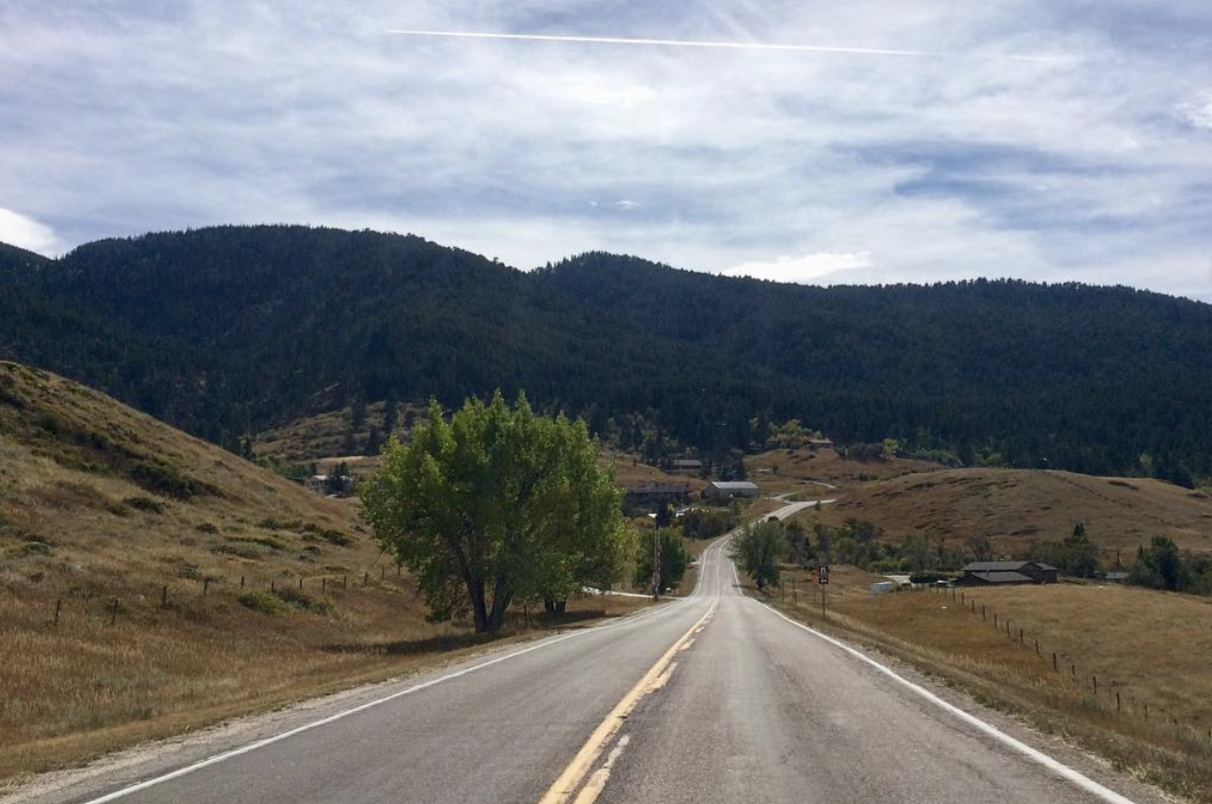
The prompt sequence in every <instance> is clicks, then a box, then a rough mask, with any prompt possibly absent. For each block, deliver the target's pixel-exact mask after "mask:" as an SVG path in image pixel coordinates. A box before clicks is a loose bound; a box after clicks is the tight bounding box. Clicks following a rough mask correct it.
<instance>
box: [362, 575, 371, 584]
mask: <svg viewBox="0 0 1212 804" xmlns="http://www.w3.org/2000/svg"><path fill="white" fill-rule="evenodd" d="M368 583H370V573H369V572H363V573H362V585H363V586H365V585H366V584H368Z"/></svg>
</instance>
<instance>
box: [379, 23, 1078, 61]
mask: <svg viewBox="0 0 1212 804" xmlns="http://www.w3.org/2000/svg"><path fill="white" fill-rule="evenodd" d="M386 33H389V34H396V35H401V36H441V37H449V38H455V39H511V40H521V41H526V42H589V43H592V44H600V45H640V46H647V47H698V48H716V49H726V50H781V51H791V52H795V53H833V54H842V55H858V56H901V57H909V58H919V59H952V58H988V59H1004V60H1009V61H1031V62H1057V61H1074V59H1070V58H1068V57H1064V56H1036V55H1016V54H997V55H989V56H981V55H977V54H969V55H963V54H956V53H940V52H936V51H931V50H889V49H883V48H867V47H827V46H824V45H784V44H778V43H771V42H710V41H696V40H688V39H630V38H623V37H616V36H570V35H561V34H511V33H486V32H482V31H412V30H403V29H388V30H387V31H386Z"/></svg>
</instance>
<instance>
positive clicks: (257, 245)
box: [0, 226, 1212, 481]
mask: <svg viewBox="0 0 1212 804" xmlns="http://www.w3.org/2000/svg"><path fill="white" fill-rule="evenodd" d="M0 322H2V323H0V355H3V356H6V357H12V358H15V359H18V360H22V361H25V362H30V363H35V364H38V365H42V366H45V367H46V368H49V369H52V370H54V371H57V372H61V373H64V374H67V375H69V376H72V377H74V378H77V379H80V380H83V381H85V382H88V383H90V384H92V385H95V386H97V387H99V388H101V389H103V390H105V391H107V392H109V393H112V394H114V395H116V396H118V397H119V398H121V399H123V400H124V401H127V402H130V403H132V404H135V405H136V406H138V407H141V408H143V409H144V410H147V411H148V412H151V413H153V414H154V415H157V416H159V417H162V418H165V419H166V420H168V421H170V422H171V423H174V424H177V425H179V426H182V427H184V428H185V429H188V430H190V431H192V432H195V433H197V434H201V435H203V436H205V437H207V438H210V439H212V440H218V441H225V442H228V443H230V442H231V441H232V439H233V438H237V437H239V436H240V435H242V434H244V433H246V432H250V431H255V430H258V429H260V428H263V427H265V426H267V425H268V424H271V423H274V422H281V421H284V420H289V419H291V418H293V417H297V416H299V415H302V414H305V413H312V412H317V411H320V410H324V409H330V408H333V407H336V406H339V405H342V404H344V403H345V402H346V401H347V400H348V399H350V398H355V397H356V398H368V399H372V400H373V399H383V398H386V397H389V396H390V397H394V398H398V399H401V400H416V401H420V400H424V399H425V398H427V397H428V396H430V395H435V396H437V397H438V398H439V399H440V400H442V401H443V402H444V403H448V404H454V403H457V402H459V401H460V400H461V399H462V397H463V396H465V395H467V394H472V393H477V394H486V393H488V392H491V391H492V390H493V389H494V388H496V387H498V386H499V387H501V388H503V389H504V390H505V391H506V392H507V393H513V392H515V391H516V390H518V389H525V390H526V392H527V393H528V395H529V396H530V397H531V400H532V401H533V402H534V403H535V404H537V405H539V406H548V405H550V406H560V407H564V408H566V409H568V410H569V411H570V412H582V413H585V414H586V415H587V416H588V417H589V419H590V421H591V425H592V426H594V427H595V428H596V429H599V430H609V431H611V432H621V437H622V438H623V439H624V440H625V441H628V442H631V443H630V444H628V445H629V446H638V445H637V444H635V443H634V442H635V441H636V440H637V439H640V438H643V437H651V433H649V434H648V435H647V436H644V435H643V434H641V433H639V432H636V431H635V430H636V428H635V426H634V422H633V420H632V419H631V418H630V417H628V416H627V414H641V415H642V416H643V418H644V421H645V422H646V423H647V424H649V425H652V424H655V425H657V426H658V427H659V428H660V429H661V430H662V431H663V432H664V433H665V434H667V435H669V436H671V437H673V438H676V439H677V440H679V441H680V442H681V443H683V444H687V445H694V446H698V447H700V448H701V449H703V450H705V451H713V450H723V449H728V448H744V447H747V446H749V445H750V443H751V442H752V440H753V438H754V433H755V432H760V431H761V430H763V428H764V423H765V422H766V421H783V420H786V419H789V418H792V417H797V418H799V419H801V420H802V421H804V422H805V423H806V424H808V425H810V426H812V427H814V428H820V429H822V430H824V431H825V432H827V433H828V434H830V435H831V436H832V437H834V438H836V439H839V440H842V441H850V442H853V441H874V440H879V439H881V438H884V437H887V436H891V437H895V438H898V439H900V440H901V441H902V443H903V444H904V445H905V446H907V447H908V448H910V449H952V450H955V451H956V452H957V453H958V454H959V456H960V457H961V459H962V460H964V461H965V462H969V463H971V462H976V461H979V460H986V461H992V460H996V459H997V456H999V455H1000V457H1001V459H1002V460H1003V461H1004V462H1005V463H1007V464H1010V465H1017V466H1045V465H1046V466H1049V467H1052V468H1065V469H1072V470H1076V471H1083V472H1093V473H1133V472H1138V471H1142V470H1143V471H1145V472H1147V473H1152V474H1157V475H1159V476H1162V477H1168V478H1170V479H1176V480H1180V481H1185V480H1188V479H1189V476H1190V475H1192V474H1194V475H1201V476H1207V475H1212V463H1210V460H1209V456H1210V455H1212V372H1209V371H1208V370H1207V369H1208V367H1209V366H1212V305H1207V304H1202V303H1198V302H1193V301H1188V300H1183V299H1177V298H1172V297H1168V296H1164V295H1161V294H1157V293H1150V292H1143V291H1136V290H1131V289H1127V288H1101V287H1089V286H1082V285H1053V286H1045V285H1038V284H1030V283H1025V282H1017V281H984V280H977V281H973V282H963V283H948V284H940V285H932V286H887V287H837V288H816V287H804V286H797V285H780V284H774V283H770V282H762V281H758V280H752V279H735V278H724V277H717V276H712V275H706V274H702V273H695V272H690V271H682V270H676V269H672V268H669V267H667V266H661V265H656V264H654V263H650V262H647V261H644V260H641V259H638V258H634V257H620V256H615V255H609V254H601V253H591V254H585V255H581V256H579V257H575V258H572V259H568V260H565V261H562V262H560V263H558V264H556V265H553V266H547V267H546V268H542V269H539V270H537V271H533V272H530V273H525V272H521V271H517V270H514V269H512V268H509V267H507V266H504V265H501V264H499V263H497V262H495V261H489V260H486V259H484V258H482V257H478V256H476V255H473V254H470V253H468V252H465V251H461V250H458V249H452V248H445V247H442V246H439V245H436V244H434V243H430V242H428V241H425V240H423V239H421V238H418V237H413V236H398V235H387V234H379V233H375V232H347V231H340V230H333V229H320V228H306V227H287V226H257V227H215V228H208V229H201V230H195V231H189V232H182V233H165V234H152V235H145V236H142V237H138V238H132V239H114V240H103V241H98V242H95V243H90V244H87V245H85V246H81V247H80V248H78V249H76V250H75V251H73V252H72V253H70V254H68V255H66V256H64V257H62V258H60V259H57V260H43V259H41V258H37V256H36V255H30V254H29V253H28V252H21V251H20V250H16V249H7V248H6V249H0ZM611 419H613V421H611ZM755 420H756V421H755ZM1142 455H1144V456H1146V457H1145V460H1144V461H1143V462H1142V460H1141V458H1142Z"/></svg>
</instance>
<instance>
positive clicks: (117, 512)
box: [105, 502, 131, 518]
mask: <svg viewBox="0 0 1212 804" xmlns="http://www.w3.org/2000/svg"><path fill="white" fill-rule="evenodd" d="M105 510H106V511H109V512H110V513H111V514H113V515H114V516H116V517H122V518H126V517H128V516H130V514H131V511H130V507H129V506H128V505H126V504H125V503H119V502H111V503H107V504H106V506H105Z"/></svg>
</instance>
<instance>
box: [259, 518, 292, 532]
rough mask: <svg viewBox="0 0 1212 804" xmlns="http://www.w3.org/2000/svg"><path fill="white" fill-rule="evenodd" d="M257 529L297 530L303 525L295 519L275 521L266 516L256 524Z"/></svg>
mask: <svg viewBox="0 0 1212 804" xmlns="http://www.w3.org/2000/svg"><path fill="white" fill-rule="evenodd" d="M257 527H260V528H265V529H266V530H299V529H300V528H302V527H303V523H302V522H300V521H299V520H297V519H275V518H274V517H272V516H267V517H265V519H262V520H261V521H260V522H258V523H257Z"/></svg>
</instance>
